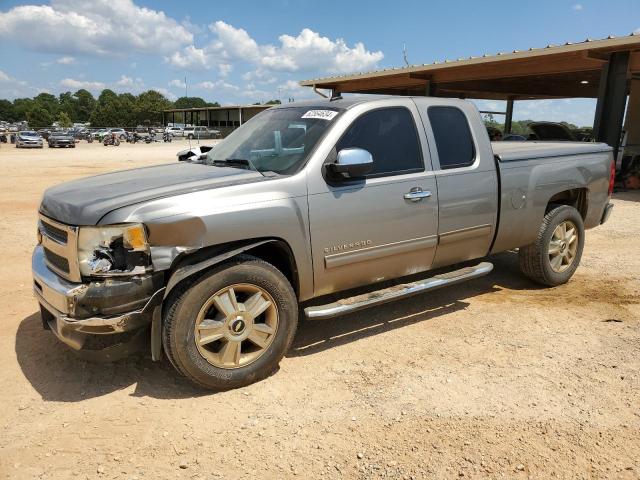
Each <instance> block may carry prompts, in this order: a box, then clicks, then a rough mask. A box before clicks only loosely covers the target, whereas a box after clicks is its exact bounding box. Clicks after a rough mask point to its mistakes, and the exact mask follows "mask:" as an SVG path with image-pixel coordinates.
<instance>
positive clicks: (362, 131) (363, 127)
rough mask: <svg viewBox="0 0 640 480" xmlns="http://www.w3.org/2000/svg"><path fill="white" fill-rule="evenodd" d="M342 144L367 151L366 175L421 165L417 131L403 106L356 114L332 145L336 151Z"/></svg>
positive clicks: (414, 169)
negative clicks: (369, 161) (370, 168)
mask: <svg viewBox="0 0 640 480" xmlns="http://www.w3.org/2000/svg"><path fill="white" fill-rule="evenodd" d="M344 148H363V149H365V150H367V151H368V152H369V153H371V156H372V157H373V172H372V173H370V174H369V175H368V176H380V175H397V174H400V173H409V172H415V171H420V170H423V169H424V164H423V161H422V151H421V149H420V140H419V138H418V132H417V130H416V126H415V123H414V121H413V116H412V114H411V112H410V111H409V110H407V109H406V108H402V107H393V108H383V109H380V110H373V111H371V112H368V113H365V114H364V115H362V116H360V117H358V118H357V119H356V120H355V121H354V122H353V123H352V124H351V126H350V127H349V129H348V130H347V131H346V133H345V134H344V135H343V136H342V138H341V139H340V140H339V141H338V144H337V145H336V151H337V152H339V151H340V150H342V149H344Z"/></svg>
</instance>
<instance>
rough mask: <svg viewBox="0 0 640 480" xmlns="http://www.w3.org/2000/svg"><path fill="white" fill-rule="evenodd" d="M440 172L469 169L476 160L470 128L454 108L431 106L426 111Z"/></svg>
mask: <svg viewBox="0 0 640 480" xmlns="http://www.w3.org/2000/svg"><path fill="white" fill-rule="evenodd" d="M427 113H428V116H429V123H430V124H431V130H432V131H433V136H434V137H435V140H436V149H437V150H438V160H439V162H440V168H441V169H442V170H447V169H452V168H463V167H469V166H471V165H473V164H474V162H475V158H476V149H475V144H474V143H473V137H472V135H471V128H470V127H469V122H468V121H467V117H466V116H465V114H464V113H463V112H462V110H460V109H459V108H456V107H447V106H433V107H429V109H428V110H427Z"/></svg>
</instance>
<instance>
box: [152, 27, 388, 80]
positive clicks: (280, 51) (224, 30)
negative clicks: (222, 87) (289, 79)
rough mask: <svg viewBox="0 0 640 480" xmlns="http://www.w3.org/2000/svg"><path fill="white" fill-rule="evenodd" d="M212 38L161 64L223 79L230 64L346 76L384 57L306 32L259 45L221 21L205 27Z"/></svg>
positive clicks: (362, 48)
mask: <svg viewBox="0 0 640 480" xmlns="http://www.w3.org/2000/svg"><path fill="white" fill-rule="evenodd" d="M209 29H210V30H211V32H212V33H213V34H214V35H215V38H214V39H213V41H211V42H210V43H209V44H208V45H206V46H204V47H202V48H198V47H196V46H195V45H189V46H187V47H186V48H184V49H183V50H182V51H177V52H174V53H173V54H171V55H170V56H168V57H165V61H167V62H168V63H170V64H171V65H174V66H176V67H179V68H183V69H184V68H188V69H193V70H208V69H211V68H213V67H217V68H219V69H220V71H221V75H222V76H224V74H225V73H228V72H227V69H228V68H230V66H231V65H232V63H233V62H236V61H241V62H246V63H249V64H251V65H254V66H255V67H256V71H260V72H268V71H271V72H303V71H307V72H308V71H323V72H327V73H347V72H352V71H357V70H367V69H371V68H373V67H375V66H376V65H377V63H378V62H380V61H381V60H382V59H383V58H384V55H383V53H382V52H380V51H376V52H371V51H369V50H367V49H366V48H365V46H364V44H362V43H360V42H358V43H356V44H355V45H354V46H353V47H349V45H347V43H346V42H345V41H344V40H342V39H340V38H339V39H336V40H331V39H329V38H327V37H323V36H321V35H320V34H319V33H317V32H314V31H313V30H310V29H308V28H305V29H303V30H302V31H301V32H300V34H298V36H296V37H293V36H291V35H286V34H285V35H280V37H278V40H279V42H280V44H279V45H277V46H274V45H271V44H264V45H260V44H258V42H256V41H255V40H254V39H253V38H252V37H251V36H250V35H249V33H248V32H247V31H246V30H244V29H242V28H236V27H234V26H233V25H229V24H228V23H225V22H223V21H217V22H215V23H212V24H211V25H209Z"/></svg>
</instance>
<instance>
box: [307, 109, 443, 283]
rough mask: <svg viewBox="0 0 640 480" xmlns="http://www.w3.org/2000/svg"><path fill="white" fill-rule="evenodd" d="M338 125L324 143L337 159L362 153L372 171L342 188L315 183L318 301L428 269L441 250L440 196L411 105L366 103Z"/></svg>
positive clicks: (322, 179)
mask: <svg viewBox="0 0 640 480" xmlns="http://www.w3.org/2000/svg"><path fill="white" fill-rule="evenodd" d="M340 122H341V123H339V124H338V126H336V129H334V130H337V131H332V136H331V138H330V139H327V140H326V141H327V142H331V144H330V148H331V149H334V148H335V150H334V154H335V153H337V151H339V150H341V149H345V148H354V147H357V148H363V149H365V150H367V151H369V152H370V153H371V154H372V156H373V162H374V171H373V173H371V174H370V175H368V176H367V177H366V178H364V179H360V180H357V181H353V180H351V181H345V182H338V183H332V182H330V181H327V178H326V174H325V173H326V172H324V173H323V174H322V176H321V174H320V173H321V172H316V171H314V172H313V174H312V175H310V177H309V197H308V198H309V220H310V230H311V244H312V250H313V269H314V284H315V294H316V295H322V294H326V293H331V292H335V291H339V290H344V289H348V288H353V287H358V286H361V285H368V284H371V283H375V282H379V281H382V280H388V279H392V278H397V277H401V276H404V275H409V274H412V273H417V272H420V271H424V270H427V269H428V268H429V267H430V266H431V263H432V261H433V257H434V254H435V250H436V245H437V232H438V192H437V189H436V182H435V177H434V173H433V171H432V168H431V160H430V157H429V150H428V148H426V136H425V132H424V128H423V127H422V125H421V122H420V118H419V115H418V111H417V109H416V107H415V104H414V103H413V101H411V99H408V98H398V99H393V100H384V101H380V102H367V103H365V104H362V105H358V106H355V107H352V109H350V110H348V111H347V112H346V113H345V114H343V116H342V118H341V119H340ZM328 157H329V158H328V159H327V160H326V161H327V162H330V161H331V160H330V157H331V155H328ZM317 167H319V165H318V166H317ZM317 167H316V168H317ZM316 175H317V176H316ZM412 193H413V195H412Z"/></svg>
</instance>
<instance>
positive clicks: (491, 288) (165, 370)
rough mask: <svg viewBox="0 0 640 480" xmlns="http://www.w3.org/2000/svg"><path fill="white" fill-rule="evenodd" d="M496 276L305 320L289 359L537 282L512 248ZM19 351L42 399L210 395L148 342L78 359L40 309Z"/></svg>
mask: <svg viewBox="0 0 640 480" xmlns="http://www.w3.org/2000/svg"><path fill="white" fill-rule="evenodd" d="M490 261H492V262H493V263H494V264H495V267H496V268H495V270H494V271H493V273H491V274H490V275H488V276H486V277H483V278H480V279H476V280H473V281H470V282H467V283H464V284H460V285H457V286H455V287H449V288H444V289H441V290H437V291H434V292H431V293H429V294H424V295H417V296H415V297H412V298H409V299H405V300H403V301H401V302H396V303H390V304H387V305H383V306H380V307H377V308H371V309H369V310H364V311H361V312H358V313H354V314H351V315H345V316H342V317H339V318H335V319H331V320H322V321H304V320H303V321H301V322H300V325H299V327H298V332H297V334H296V337H295V339H294V343H293V346H292V348H291V349H290V351H289V352H288V354H287V356H288V357H298V356H304V355H312V354H314V353H318V352H321V351H323V350H326V349H328V348H334V347H339V346H340V345H344V344H346V343H349V342H355V341H358V340H360V339H363V338H367V337H370V336H373V335H378V334H380V333H384V332H388V331H390V330H394V329H396V328H402V327H404V326H407V325H411V324H414V323H418V322H424V321H428V320H431V319H433V318H437V317H441V316H443V315H446V314H448V313H452V312H456V311H459V310H463V309H465V308H466V307H467V306H468V305H469V302H468V299H470V298H473V297H475V296H477V295H482V294H487V293H491V292H495V291H499V290H500V289H502V288H508V289H514V290H520V289H533V288H536V286H535V285H534V284H532V283H531V282H529V281H528V280H526V279H525V278H524V277H523V276H522V275H521V274H520V272H519V271H518V266H517V255H515V254H513V253H511V252H507V253H502V254H500V255H497V256H494V257H493V258H491V259H490ZM15 350H16V356H17V359H18V363H19V365H20V368H21V369H22V372H23V373H24V375H25V377H26V378H27V380H28V381H29V382H30V383H31V385H32V386H33V388H34V389H35V390H36V391H37V392H38V394H39V395H40V396H41V397H42V399H43V400H46V401H57V402H79V401H82V400H86V399H89V398H94V397H100V396H103V395H107V394H109V393H112V392H115V391H118V390H124V389H128V388H131V387H132V386H134V387H133V388H134V390H133V392H132V393H131V395H132V396H135V397H146V396H149V397H153V398H161V399H181V398H193V397H198V396H202V395H211V392H208V391H204V390H202V389H199V388H197V387H195V386H192V385H191V383H189V381H188V380H186V379H185V378H183V377H182V376H180V375H179V374H178V373H176V371H175V370H174V369H173V367H172V366H171V365H170V364H169V362H168V361H166V360H165V361H163V362H152V361H151V358H150V356H149V354H148V353H147V352H148V351H149V349H148V348H146V349H145V350H144V352H141V353H139V354H136V355H133V356H131V357H129V358H126V359H124V360H120V361H118V362H115V363H99V364H96V363H89V362H86V361H84V360H82V359H80V358H78V357H77V355H75V354H74V353H73V352H72V351H71V350H70V349H69V348H67V347H66V346H64V345H63V344H61V343H60V342H59V341H58V340H57V339H56V338H55V336H54V335H53V334H52V333H51V332H49V331H46V330H43V328H42V323H41V320H40V314H39V313H33V314H31V315H29V316H28V317H26V318H25V319H24V320H22V322H21V323H20V325H19V327H18V332H17V335H16V345H15Z"/></svg>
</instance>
